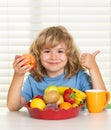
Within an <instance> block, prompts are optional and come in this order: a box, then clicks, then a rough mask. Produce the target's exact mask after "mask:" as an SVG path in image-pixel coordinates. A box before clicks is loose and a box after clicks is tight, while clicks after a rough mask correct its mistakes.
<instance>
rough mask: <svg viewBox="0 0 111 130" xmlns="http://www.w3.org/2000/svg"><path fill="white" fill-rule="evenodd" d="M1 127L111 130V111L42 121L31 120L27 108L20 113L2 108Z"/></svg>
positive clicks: (34, 129)
mask: <svg viewBox="0 0 111 130" xmlns="http://www.w3.org/2000/svg"><path fill="white" fill-rule="evenodd" d="M0 127H1V129H2V130H110V129H111V109H107V110H104V111H103V112H102V113H97V114H94V113H93V114H92V113H89V112H88V111H87V110H86V109H85V110H81V112H80V113H79V115H78V116H77V117H74V118H71V119H65V120H41V119H34V118H31V117H30V115H29V113H28V111H27V109H26V108H23V109H21V110H20V111H18V112H9V111H8V109H6V108H0Z"/></svg>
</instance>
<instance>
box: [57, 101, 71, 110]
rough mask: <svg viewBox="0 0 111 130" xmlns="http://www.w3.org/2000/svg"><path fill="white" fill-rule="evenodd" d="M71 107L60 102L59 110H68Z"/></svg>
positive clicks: (66, 103) (67, 103)
mask: <svg viewBox="0 0 111 130" xmlns="http://www.w3.org/2000/svg"><path fill="white" fill-rule="evenodd" d="M71 107H72V105H71V104H70V103H69V102H62V103H61V104H60V105H59V108H60V109H66V110H67V109H69V108H71Z"/></svg>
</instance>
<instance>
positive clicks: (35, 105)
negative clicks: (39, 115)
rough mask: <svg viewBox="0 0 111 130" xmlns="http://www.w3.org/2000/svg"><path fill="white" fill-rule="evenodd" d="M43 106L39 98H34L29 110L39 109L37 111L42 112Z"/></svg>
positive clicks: (43, 103)
mask: <svg viewBox="0 0 111 130" xmlns="http://www.w3.org/2000/svg"><path fill="white" fill-rule="evenodd" d="M45 106H46V104H45V102H44V100H43V99H41V98H34V99H33V100H32V101H31V103H30V107H31V108H39V109H41V110H43V109H44V108H45Z"/></svg>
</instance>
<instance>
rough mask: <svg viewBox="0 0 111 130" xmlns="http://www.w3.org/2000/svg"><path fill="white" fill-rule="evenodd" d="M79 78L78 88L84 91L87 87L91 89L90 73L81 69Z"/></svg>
mask: <svg viewBox="0 0 111 130" xmlns="http://www.w3.org/2000/svg"><path fill="white" fill-rule="evenodd" d="M79 79H80V88H81V90H82V91H84V92H85V91H86V90H87V89H92V81H91V77H90V75H89V74H88V73H87V72H86V71H81V73H80V74H79Z"/></svg>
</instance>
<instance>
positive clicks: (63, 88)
mask: <svg viewBox="0 0 111 130" xmlns="http://www.w3.org/2000/svg"><path fill="white" fill-rule="evenodd" d="M57 88H58V91H59V93H60V94H61V95H63V93H64V91H65V90H66V89H68V88H69V87H67V86H57Z"/></svg>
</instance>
